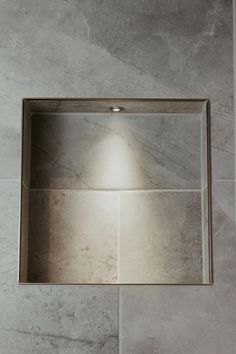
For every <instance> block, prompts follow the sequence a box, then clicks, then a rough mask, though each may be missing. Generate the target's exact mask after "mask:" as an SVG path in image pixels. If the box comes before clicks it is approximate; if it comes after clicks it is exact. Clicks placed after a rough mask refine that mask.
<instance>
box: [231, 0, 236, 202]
mask: <svg viewBox="0 0 236 354" xmlns="http://www.w3.org/2000/svg"><path fill="white" fill-rule="evenodd" d="M232 2H233V4H232V5H233V14H232V16H233V18H232V21H233V117H234V179H235V177H236V139H235V136H236V135H235V132H236V115H235V110H236V67H235V65H236V43H235V41H236V0H233V1H232ZM234 205H236V189H235V188H234Z"/></svg>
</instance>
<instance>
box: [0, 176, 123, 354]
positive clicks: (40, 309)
mask: <svg viewBox="0 0 236 354" xmlns="http://www.w3.org/2000/svg"><path fill="white" fill-rule="evenodd" d="M0 196H1V197H0V209H1V213H0V250H1V267H0V269H1V271H0V284H1V286H0V342H1V347H0V353H1V354H11V353H14V354H15V353H19V354H21V353H22V354H23V353H35V354H42V353H45V354H46V353H55V354H64V353H68V354H69V353H72V352H79V353H80V352H81V353H86V354H93V353H103V354H117V353H118V328H117V326H118V297H117V295H118V289H117V288H116V287H109V286H106V287H102V286H79V287H78V286H68V287H62V286H34V285H32V286H17V268H18V264H17V263H18V256H17V251H18V214H19V210H18V206H19V185H18V183H15V182H3V181H0Z"/></svg>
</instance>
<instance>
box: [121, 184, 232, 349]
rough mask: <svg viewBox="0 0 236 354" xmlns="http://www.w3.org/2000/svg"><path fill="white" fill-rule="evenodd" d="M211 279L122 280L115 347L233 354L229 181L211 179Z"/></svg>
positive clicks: (230, 192)
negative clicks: (174, 282)
mask: <svg viewBox="0 0 236 354" xmlns="http://www.w3.org/2000/svg"><path fill="white" fill-rule="evenodd" d="M213 207H214V219H213V220H214V228H213V230H214V235H213V236H214V280H215V281H214V284H213V285H211V286H200V287H196V286H171V287H167V286H161V287H160V286H152V287H148V286H123V287H122V288H121V291H120V336H121V338H120V351H121V353H125V354H129V353H130V354H131V353H132V354H144V353H150V354H154V353H155V354H157V353H158V354H159V353H160V354H169V353H176V354H177V353H178V354H188V353H192V354H215V353H219V354H234V352H235V347H236V338H235V328H236V327H235V316H236V308H235V291H236V280H235V271H234V270H235V252H236V242H235V222H234V220H235V209H234V182H217V183H215V185H214V199H213Z"/></svg>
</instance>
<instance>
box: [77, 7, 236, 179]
mask: <svg viewBox="0 0 236 354" xmlns="http://www.w3.org/2000/svg"><path fill="white" fill-rule="evenodd" d="M81 8H82V9H83V11H84V14H85V17H86V19H87V23H88V26H89V30H90V31H89V39H90V42H91V43H93V44H94V45H96V46H98V47H101V48H104V49H106V50H107V52H108V53H110V54H111V55H112V56H113V57H115V58H118V59H119V60H120V61H122V62H123V63H124V64H126V65H129V66H132V67H134V68H136V69H137V70H138V72H141V73H145V74H149V75H150V76H151V77H153V78H154V79H155V80H156V81H158V82H159V83H161V84H163V85H165V86H166V87H169V88H170V87H171V88H173V89H174V90H175V96H176V97H179V96H180V95H183V96H185V97H209V98H210V99H211V103H212V112H213V114H212V119H213V120H214V119H215V117H216V116H217V115H219V116H221V117H227V118H229V119H231V120H232V124H233V118H234V115H233V75H232V73H233V22H232V2H231V1H224V0H219V1H217V2H216V1H212V0H210V1H204V0H200V1H198V2H194V1H192V2H189V1H186V0H181V1H178V2H177V3H175V5H174V6H173V4H171V5H170V4H169V3H168V2H164V1H162V0H158V1H152V0H148V1H146V2H145V5H144V3H143V1H142V0H135V1H132V2H131V1H129V2H127V3H126V4H125V5H124V4H123V2H122V4H121V1H117V2H116V4H114V3H113V2H106V1H102V2H101V1H99V0H97V1H91V0H90V1H81ZM95 14H96V16H95ZM147 53H148V54H147ZM161 95H162V94H161ZM225 124H226V125H227V123H226V122H225V121H224V120H222V121H221V126H222V127H224V125H225ZM217 133H218V136H219V137H221V136H222V138H221V140H223V136H224V131H223V130H222V129H221V128H220V127H219V129H217ZM213 145H214V149H213V151H214V160H213V164H214V166H213V167H214V169H213V172H214V178H231V179H232V178H233V175H234V172H233V168H232V166H233V165H234V159H233V156H232V151H228V150H227V149H226V148H224V147H223V149H224V152H222V150H220V148H221V149H222V146H221V147H220V146H216V145H215V144H213ZM232 149H233V145H231V150H232ZM222 175H223V176H222Z"/></svg>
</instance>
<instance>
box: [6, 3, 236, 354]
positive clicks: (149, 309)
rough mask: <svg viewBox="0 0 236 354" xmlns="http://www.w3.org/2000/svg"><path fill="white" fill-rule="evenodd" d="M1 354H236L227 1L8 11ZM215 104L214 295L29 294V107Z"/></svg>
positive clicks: (170, 290) (156, 291)
mask: <svg viewBox="0 0 236 354" xmlns="http://www.w3.org/2000/svg"><path fill="white" fill-rule="evenodd" d="M0 8H1V11H0V102H1V114H0V146H1V149H0V166H1V168H0V196H1V197H0V208H1V209H0V210H1V213H0V343H1V345H0V353H1V354H13V353H14V354H15V353H17V354H23V353H34V354H37V353H38V354H39V353H40V354H44V353H45V354H46V353H49V352H50V353H59V354H61V353H63V354H69V353H73V352H79V353H83V354H87V353H102V354H105V353H106V354H113V353H114V354H117V353H122V354H131V353H132V354H144V353H145V354H146V353H148V354H149V353H150V354H152V353H155V354H156V353H158V354H172V353H173V354H189V353H191V354H216V353H217V354H234V353H235V347H236V337H235V330H236V325H235V316H236V308H235V290H236V276H235V266H236V262H235V252H236V241H235V228H234V218H235V214H234V115H233V38H232V36H233V25H232V3H231V1H228V0H219V1H213V0H207V1H205V0H200V1H194V0H191V1H189V0H188V1H187V0H179V1H176V2H171V3H170V2H169V1H164V0H161V1H160V0H157V1H154V0H147V1H145V2H144V1H141V0H132V1H125V2H124V1H109V0H104V1H101V0H99V1H98V0H97V1H92V0H68V1H64V0H52V1H50V2H32V1H29V0H22V1H17V0H16V1H7V0H0ZM27 96H31V97H32V96H40V97H42V96H43V97H44V96H52V97H55V96H58V97H60V96H61V97H67V96H68V97H79V96H81V97H86V96H95V97H96V96H100V97H102V96H123V97H179V98H181V97H208V98H210V99H211V103H212V155H213V181H214V183H213V211H214V215H213V217H214V218H213V230H214V273H215V274H214V275H215V276H214V285H213V286H202V287H199V286H187V287H183V286H173V287H172V286H171V287H169V286H151V287H149V286H122V287H120V289H119V288H117V287H112V286H106V287H104V286H92V287H91V286H89V287H86V286H74V287H71V286H68V287H63V286H18V285H17V281H16V279H17V258H18V256H17V252H18V223H19V219H18V209H19V176H20V139H21V128H20V126H21V98H22V97H27Z"/></svg>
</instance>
